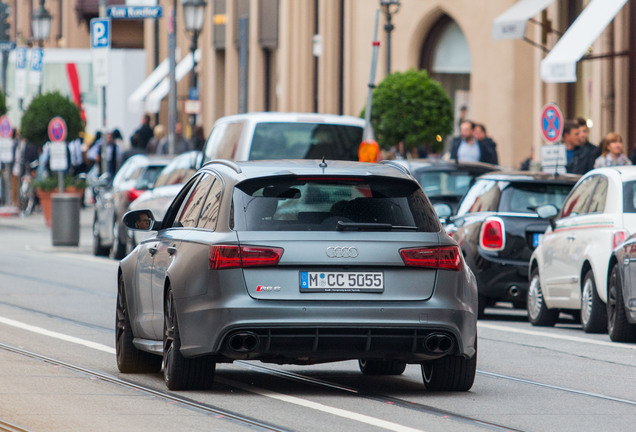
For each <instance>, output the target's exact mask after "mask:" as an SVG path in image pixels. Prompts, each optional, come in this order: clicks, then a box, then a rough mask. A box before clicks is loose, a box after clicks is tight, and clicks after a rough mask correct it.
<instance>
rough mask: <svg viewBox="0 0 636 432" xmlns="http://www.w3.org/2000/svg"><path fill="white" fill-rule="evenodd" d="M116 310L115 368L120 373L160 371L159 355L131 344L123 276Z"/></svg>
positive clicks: (120, 278) (131, 336)
mask: <svg viewBox="0 0 636 432" xmlns="http://www.w3.org/2000/svg"><path fill="white" fill-rule="evenodd" d="M116 308H117V311H116V314H115V355H116V357H117V368H119V371H120V372H122V373H157V372H159V371H161V360H162V359H161V356H159V355H156V354H151V353H147V352H145V351H141V350H138V349H137V348H136V347H135V345H133V338H134V335H133V332H132V327H131V325H130V316H129V314H128V304H127V302H126V290H125V289H124V278H123V276H122V275H119V281H118V284H117V307H116Z"/></svg>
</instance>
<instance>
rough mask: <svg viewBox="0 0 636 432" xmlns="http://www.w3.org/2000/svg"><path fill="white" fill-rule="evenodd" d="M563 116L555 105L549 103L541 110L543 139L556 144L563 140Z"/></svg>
mask: <svg viewBox="0 0 636 432" xmlns="http://www.w3.org/2000/svg"><path fill="white" fill-rule="evenodd" d="M563 123H564V122H563V114H562V113H561V110H560V109H559V107H558V106H557V105H556V104H554V103H549V104H547V105H546V106H544V107H543V109H542V110H541V135H542V136H543V139H544V140H546V141H547V142H549V143H550V144H554V143H555V142H557V141H558V140H559V139H561V134H562V133H563Z"/></svg>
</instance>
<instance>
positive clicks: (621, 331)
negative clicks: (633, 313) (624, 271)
mask: <svg viewBox="0 0 636 432" xmlns="http://www.w3.org/2000/svg"><path fill="white" fill-rule="evenodd" d="M607 333H608V334H609V337H610V339H611V340H612V341H614V342H636V325H635V324H630V323H629V321H627V314H626V313H625V301H624V300H623V286H622V283H621V278H620V275H619V269H618V265H614V267H612V270H611V271H610V279H609V284H608V287H607Z"/></svg>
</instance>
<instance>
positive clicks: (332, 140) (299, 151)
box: [203, 112, 364, 162]
mask: <svg viewBox="0 0 636 432" xmlns="http://www.w3.org/2000/svg"><path fill="white" fill-rule="evenodd" d="M363 129H364V120H363V119H360V118H357V117H352V116H339V115H330V114H312V113H279V112H262V113H247V114H237V115H231V116H225V117H221V118H220V119H218V120H217V121H216V122H215V123H214V127H213V128H212V132H211V133H210V136H209V138H208V140H207V142H206V144H205V147H204V149H203V154H204V162H207V161H209V160H212V159H228V160H233V161H244V160H262V159H322V158H323V157H325V158H326V159H331V160H350V161H357V160H358V147H359V146H360V143H361V142H362V132H363Z"/></svg>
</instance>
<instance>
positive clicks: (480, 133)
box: [473, 123, 499, 164]
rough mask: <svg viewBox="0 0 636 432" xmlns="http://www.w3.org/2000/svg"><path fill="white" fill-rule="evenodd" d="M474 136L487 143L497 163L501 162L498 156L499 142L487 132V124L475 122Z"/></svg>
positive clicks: (478, 140)
mask: <svg viewBox="0 0 636 432" xmlns="http://www.w3.org/2000/svg"><path fill="white" fill-rule="evenodd" d="M473 136H474V137H475V139H476V140H477V142H480V143H483V144H487V145H488V147H490V150H491V152H492V154H493V156H494V158H495V162H493V163H495V164H498V163H499V157H498V156H497V143H496V142H495V141H493V139H492V138H490V137H489V136H488V134H487V133H486V126H485V125H483V124H481V123H475V129H474V130H473Z"/></svg>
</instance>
